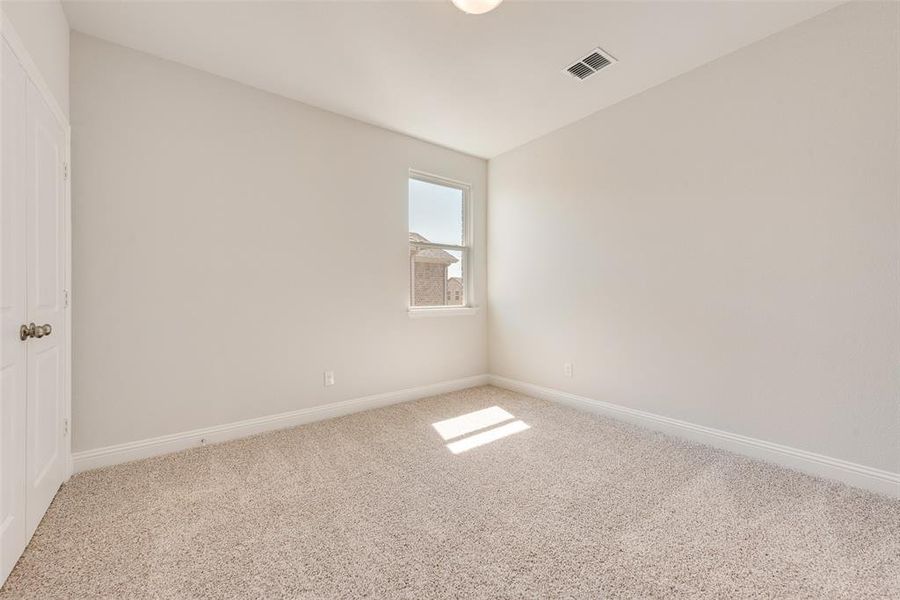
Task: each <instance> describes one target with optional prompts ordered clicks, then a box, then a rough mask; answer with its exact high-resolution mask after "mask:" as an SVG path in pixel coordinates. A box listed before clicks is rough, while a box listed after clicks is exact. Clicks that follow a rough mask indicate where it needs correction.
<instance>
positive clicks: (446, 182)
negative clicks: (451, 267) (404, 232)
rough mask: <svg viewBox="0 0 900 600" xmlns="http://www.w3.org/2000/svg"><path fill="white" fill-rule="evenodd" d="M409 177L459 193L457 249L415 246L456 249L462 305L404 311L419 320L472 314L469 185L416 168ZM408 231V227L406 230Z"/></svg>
mask: <svg viewBox="0 0 900 600" xmlns="http://www.w3.org/2000/svg"><path fill="white" fill-rule="evenodd" d="M409 178H410V179H416V180H418V181H424V182H426V183H433V184H436V185H442V186H446V187H452V188H456V189H458V190H461V191H462V193H463V240H462V242H463V244H462V245H461V246H455V245H453V244H437V243H431V242H429V243H421V244H416V245H418V246H423V247H428V248H438V249H441V250H456V251H459V252H460V254H461V255H462V261H463V264H462V272H463V304H462V305H458V304H453V305H446V306H412V305H409V306H408V307H407V311H408V313H409V317H410V318H420V317H450V316H463V315H474V314H476V313H477V312H478V306H477V305H475V303H474V301H473V300H474V298H475V286H474V281H475V278H474V276H473V273H472V271H473V269H472V265H473V264H474V261H473V260H472V257H473V254H474V252H475V249H474V247H473V246H474V239H475V228H474V224H473V218H472V214H473V212H474V211H473V210H472V186H471V185H470V184H468V183H465V182H463V181H457V180H455V179H450V178H447V177H442V176H440V175H435V174H433V173H427V172H425V171H418V170H416V169H410V170H409ZM408 206H409V199H408V198H407V207H408ZM407 223H409V215H408V214H407ZM407 229H408V228H407ZM410 275H411V276H410V278H409V286H410V291H409V294H408V298H409V301H410V302H412V283H413V281H412V273H410Z"/></svg>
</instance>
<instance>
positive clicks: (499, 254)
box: [488, 2, 900, 472]
mask: <svg viewBox="0 0 900 600" xmlns="http://www.w3.org/2000/svg"><path fill="white" fill-rule="evenodd" d="M898 11H900V5H898V4H889V3H869V2H857V3H852V4H850V5H845V6H842V7H839V8H837V9H835V10H833V11H830V12H828V13H825V14H823V15H822V16H820V17H817V18H815V19H813V20H811V21H808V22H805V23H801V24H800V25H798V26H795V27H793V28H791V29H788V30H785V31H783V32H781V33H778V34H776V35H774V36H772V37H770V38H768V39H766V40H763V41H761V42H759V43H757V44H754V45H752V46H749V47H747V48H745V49H742V50H740V51H738V52H736V53H734V54H732V55H729V56H726V57H723V58H721V59H719V60H717V61H715V62H713V63H711V64H709V65H707V66H705V67H702V68H700V69H698V70H695V71H693V72H690V73H688V74H685V75H683V76H681V77H678V78H676V79H674V80H671V81H669V82H667V83H665V84H663V85H661V86H659V87H656V88H654V89H652V90H649V91H648V92H646V93H644V94H642V95H640V96H637V97H635V98H632V99H630V100H627V101H625V102H623V103H620V104H618V105H615V106H613V107H610V108H608V109H606V110H603V111H601V112H599V113H596V114H595V115H593V116H591V117H589V118H587V119H584V120H582V121H581V122H578V123H576V124H574V125H572V126H569V127H566V128H564V129H562V130H559V131H557V132H554V133H552V134H550V135H548V136H546V137H544V138H541V139H539V140H537V141H535V142H532V143H530V144H528V145H526V146H524V147H522V148H519V149H517V150H514V151H512V152H510V153H508V154H505V155H502V156H500V157H498V158H496V159H494V160H491V162H490V177H489V181H490V190H489V195H490V205H489V214H488V239H489V246H488V256H489V263H488V272H489V273H490V281H489V296H490V307H489V324H490V331H489V346H490V366H491V371H492V373H495V374H497V375H501V376H505V377H509V378H513V379H518V380H522V381H527V382H531V383H535V384H539V385H543V386H547V387H551V388H557V389H561V390H564V391H568V392H571V393H576V394H579V395H582V396H587V397H591V398H595V399H599V400H605V401H609V402H614V403H618V404H621V405H624V406H627V407H632V408H637V409H641V410H646V411H651V412H654V413H657V414H660V415H665V416H669V417H673V418H678V419H683V420H686V421H690V422H693V423H696V424H700V425H706V426H711V427H715V428H718V429H724V430H728V431H732V432H736V433H740V434H743V435H748V436H752V437H756V438H761V439H763V440H767V441H772V442H777V443H781V444H786V445H789V446H793V447H796V448H801V449H805V450H809V451H813V452H817V453H820V454H825V455H828V456H832V457H835V458H840V459H844V460H849V461H852V462H856V463H861V464H864V465H867V466H871V467H876V468H881V469H887V470H891V471H894V472H898V471H900V406H898V402H900V369H898V365H900V362H898V359H900V302H898V299H900V278H898V275H900V272H898V267H900V244H898V239H900V195H898V190H900V188H898V184H900V181H898V160H900V149H898V125H900V123H898V108H900V104H898V83H900V82H898V56H900V46H898V36H900V29H898V17H900V14H898ZM620 58H622V59H623V61H624V60H627V57H620ZM583 85H602V77H601V78H598V79H597V80H595V81H591V80H588V81H586V82H585V83H584V84H583ZM567 361H571V362H573V363H574V377H573V378H571V379H568V378H566V377H564V376H563V363H564V362H567Z"/></svg>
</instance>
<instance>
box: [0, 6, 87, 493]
mask: <svg viewBox="0 0 900 600" xmlns="http://www.w3.org/2000/svg"><path fill="white" fill-rule="evenodd" d="M0 36H2V37H3V39H4V40H6V43H7V44H9V47H10V49H12V51H13V53H14V54H15V55H16V58H17V59H18V61H19V64H20V65H22V68H23V69H24V70H25V74H26V75H27V76H28V78H29V79H30V80H31V82H32V83H33V84H34V87H35V88H36V89H37V91H38V93H39V94H40V95H41V96H42V97H43V99H44V101H45V102H46V103H47V106H49V107H50V112H51V113H53V116H54V118H55V119H56V120H57V122H58V123H59V124H60V126H62V128H63V131H64V132H65V135H66V141H65V144H66V148H65V153H66V158H65V160H66V165H67V168H66V173H67V175H66V190H65V192H66V197H65V202H64V211H65V215H64V219H65V229H66V265H65V269H66V283H65V289H66V290H67V291H68V292H67V297H68V298H67V304H66V347H65V351H64V357H65V360H66V370H65V373H66V375H65V377H66V381H65V398H64V400H63V413H64V415H65V417H64V418H65V419H66V422H67V423H68V424H69V428H68V435H67V436H66V439H65V441H64V443H63V451H64V452H65V463H66V479H68V478H69V477H70V476H71V475H72V126H71V125H70V123H69V119H68V118H67V117H66V113H65V112H63V110H62V107H61V106H60V105H59V102H57V101H56V97H55V96H54V95H53V93H52V92H51V91H50V86H48V85H47V80H46V79H44V76H43V75H42V74H41V71H40V69H38V67H37V64H36V63H35V62H34V59H32V58H31V54H29V53H28V50H27V49H26V48H25V44H24V43H23V42H22V38H20V37H19V34H18V33H17V32H16V30H15V27H13V24H12V22H10V20H9V18H8V17H7V16H6V14H5V13H4V12H3V6H2V5H0Z"/></svg>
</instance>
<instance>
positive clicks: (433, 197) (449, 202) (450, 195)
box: [409, 172, 471, 309]
mask: <svg viewBox="0 0 900 600" xmlns="http://www.w3.org/2000/svg"><path fill="white" fill-rule="evenodd" d="M469 196H470V192H469V186H468V185H466V184H463V183H459V182H455V181H450V180H447V179H443V178H440V177H435V176H433V175H426V174H424V173H418V172H410V176H409V306H410V308H411V309H419V308H422V309H426V308H435V309H437V308H447V307H450V308H452V307H465V306H468V305H469V303H470V298H471V294H470V287H471V286H470V284H469V282H470V281H471V277H470V273H469V244H470V233H469V225H470V223H469V221H470V219H469V208H470V207H469Z"/></svg>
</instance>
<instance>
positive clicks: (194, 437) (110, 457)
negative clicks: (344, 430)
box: [72, 375, 488, 473]
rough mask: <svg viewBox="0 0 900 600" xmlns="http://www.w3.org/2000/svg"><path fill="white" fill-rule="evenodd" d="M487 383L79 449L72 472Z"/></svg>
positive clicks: (439, 386)
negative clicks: (93, 448)
mask: <svg viewBox="0 0 900 600" xmlns="http://www.w3.org/2000/svg"><path fill="white" fill-rule="evenodd" d="M487 383H488V376H487V375H475V376H473V377H465V378H463V379H454V380H451V381H443V382H440V383H434V384H431V385H423V386H420V387H415V388H408V389H405V390H399V391H396V392H387V393H384V394H375V395H373V396H364V397H362V398H354V399H352V400H344V401H341V402H333V403H331V404H323V405H321V406H313V407H310V408H301V409H300V410H293V411H290V412H286V413H280V414H277V415H270V416H267V417H258V418H256V419H247V420H245V421H238V422H235V423H226V424H225V425H216V426H214V427H204V428H203V429H194V430H191V431H183V432H181V433H173V434H170V435H162V436H159V437H155V438H149V439H145V440H138V441H136V442H127V443H125V444H117V445H115V446H106V447H104V448H97V449H95V450H86V451H84V452H76V453H74V454H73V455H72V469H73V472H75V473H80V472H82V471H87V470H90V469H97V468H100V467H106V466H109V465H116V464H119V463H124V462H130V461H133V460H139V459H142V458H150V457H151V456H159V455H162V454H170V453H172V452H178V451H180V450H186V449H188V448H195V447H197V446H201V445H203V444H211V443H219V442H227V441H228V440H235V439H238V438H243V437H247V436H250V435H255V434H257V433H263V432H266V431H272V430H275V429H285V428H287V427H295V426H297V425H303V424H304V423H312V422H314V421H322V420H325V419H331V418H333V417H339V416H342V415H348V414H350V413H355V412H361V411H364V410H369V409H372V408H378V407H381V406H388V405H390V404H398V403H400V402H408V401H409V400H418V399H419V398H427V397H428V396H436V395H438V394H446V393H447V392H455V391H457V390H463V389H466V388H470V387H475V386H478V385H486V384H487Z"/></svg>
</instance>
